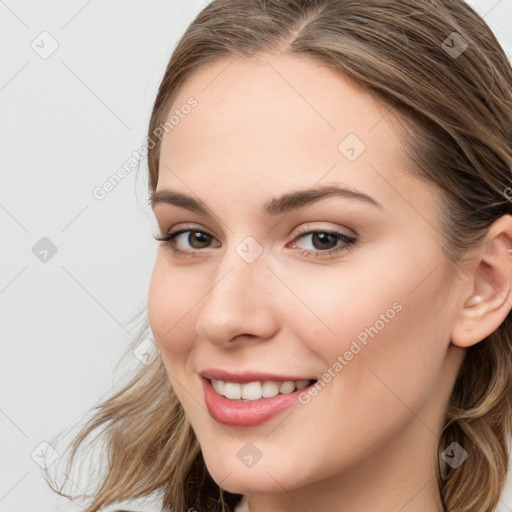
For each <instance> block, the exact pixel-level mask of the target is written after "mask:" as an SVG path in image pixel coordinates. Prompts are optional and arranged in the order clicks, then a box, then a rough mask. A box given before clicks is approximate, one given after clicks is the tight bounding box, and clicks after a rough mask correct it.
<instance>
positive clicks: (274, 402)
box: [202, 378, 313, 427]
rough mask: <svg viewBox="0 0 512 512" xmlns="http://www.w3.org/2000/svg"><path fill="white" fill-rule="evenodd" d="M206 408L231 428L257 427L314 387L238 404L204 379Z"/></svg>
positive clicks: (212, 415) (214, 417) (215, 418)
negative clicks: (220, 393)
mask: <svg viewBox="0 0 512 512" xmlns="http://www.w3.org/2000/svg"><path fill="white" fill-rule="evenodd" d="M202 380H203V390H204V398H205V402H206V408H207V409H208V412H209V413H210V415H211V417H212V418H213V419H214V420H215V421H218V422H219V423H222V424H223V425H226V426H229V427H255V426H257V425H261V424H262V423H265V422H266V421H268V420H270V419H272V418H273V417H274V416H276V415H277V414H279V413H280V412H282V411H284V410H285V409H288V407H291V406H292V405H295V404H296V403H297V402H298V399H299V394H300V393H302V392H303V391H307V389H308V388H309V387H310V386H312V385H313V384H310V386H307V387H305V388H303V389H300V390H299V389H298V390H296V391H294V392H293V393H287V394H284V395H276V396H274V397H272V398H260V399H259V400H252V401H250V402H238V401H236V400H230V399H229V398H226V397H225V396H223V395H219V393H217V391H215V389H214V388H213V386H212V384H211V382H210V381H209V380H208V379H205V378H203V379H202Z"/></svg>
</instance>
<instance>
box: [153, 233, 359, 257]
mask: <svg viewBox="0 0 512 512" xmlns="http://www.w3.org/2000/svg"><path fill="white" fill-rule="evenodd" d="M191 232H194V233H201V234H203V235H206V236H212V237H213V235H210V234H209V233H207V232H206V231H202V230H200V229H195V228H190V227H189V228H183V229H179V230H176V231H171V232H169V233H165V234H158V235H153V238H154V239H155V240H157V241H160V242H164V244H165V245H167V246H169V247H170V248H171V249H172V251H173V254H174V255H175V256H178V257H193V256H194V255H196V254H198V253H200V252H203V251H204V249H187V250H184V249H178V248H177V247H176V245H175V241H174V239H175V238H176V237H177V236H178V235H181V234H183V233H191ZM318 233H326V234H328V235H331V236H334V238H335V239H336V240H337V241H342V242H343V245H341V246H336V247H334V248H332V249H328V250H326V251H322V250H311V249H302V250H301V255H302V256H306V257H309V258H311V257H313V258H318V257H319V256H320V257H323V256H328V257H330V256H333V255H335V254H338V253H341V252H345V251H348V250H349V249H350V247H351V246H352V245H357V239H356V238H355V237H352V236H348V235H345V234H344V233H340V232H339V231H331V230H327V229H317V230H308V229H307V228H299V230H298V233H297V236H296V237H295V239H296V238H304V237H305V236H306V235H311V234H318ZM295 239H294V240H295Z"/></svg>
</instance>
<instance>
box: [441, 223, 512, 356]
mask: <svg viewBox="0 0 512 512" xmlns="http://www.w3.org/2000/svg"><path fill="white" fill-rule="evenodd" d="M511 246H512V216H511V215H504V216H503V217H500V218H499V219H498V220H497V221H495V222H494V224H493V225H492V226H491V228H490V229H489V231H488V233H487V236H486V237H485V240H484V241H483V243H482V245H481V249H480V250H479V251H478V255H477V256H476V264H475V266H474V271H473V272H472V273H471V274H470V275H468V279H471V284H472V287H471V286H469V285H468V288H469V289H471V290H472V291H471V293H470V294H469V296H468V297H466V298H465V300H464V302H463V305H462V306H461V310H460V311H459V314H458V315H457V318H456V320H455V322H454V325H453V327H452V332H451V342H452V343H453V344H454V345H456V346H458V347H463V348H467V347H470V346H472V345H475V344H476V343H478V342H479V341H482V340H483V339H485V338H486V337H487V336H489V335H490V334H492V333H493V332H494V331H495V330H496V329H498V327H499V326H500V325H501V324H502V323H503V321H504V320H505V318H506V317H507V315H508V314H509V312H510V310H511V308H512V247H511Z"/></svg>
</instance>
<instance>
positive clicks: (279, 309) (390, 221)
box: [148, 54, 512, 512]
mask: <svg viewBox="0 0 512 512" xmlns="http://www.w3.org/2000/svg"><path fill="white" fill-rule="evenodd" d="M190 96H194V97H195V98H196V99H197V101H198V105H197V107H196V108H194V109H193V110H192V111H191V112H190V113H189V114H188V115H187V116H185V117H184V118H183V119H182V120H181V121H180V123H179V124H177V125H176V126H175V127H174V128H173V129H172V130H171V131H169V133H167V134H166V135H165V136H164V138H163V144H162V150H161V160H160V169H159V172H160V174H159V180H158V185H157V190H158V191H160V190H164V189H173V190H174V191H177V192H180V193H183V194H186V195H189V196H191V197H193V198H194V199H196V200H201V201H203V202H204V203H205V204H206V205H207V207H208V208H209V210H210V211H211V215H210V216H206V215H203V214H199V213H195V212H192V211H189V210H187V209H185V208H182V207H179V206H175V205H170V204H161V203H159V204H155V206H154V214H155V218H156V220H157V222H158V229H159V231H160V233H167V232H169V231H170V230H173V231H175V230H177V229H182V228H183V229H185V228H189V229H191V230H192V232H188V233H186V234H183V235H181V236H179V237H178V238H177V239H175V243H176V247H177V248H179V249H181V250H185V251H191V250H194V249H195V250H197V251H198V252H197V253H195V254H193V255H191V256H190V255H185V256H184V255H183V254H175V253H173V250H172V248H171V246H170V245H166V244H165V243H164V242H160V246H159V248H158V251H157V255H156V261H155V266H154V270H153V275H152V279H151V284H150V290H149V298H148V314H149V320H150V326H151V329H152V332H153V335H154V338H155V341H156V343H157V345H158V347H159V348H160V351H161V356H162V360H163V362H164V364H165V367H166V369H167V372H168V375H169V378H170V380H171V383H172V385H173V387H174V389H175V391H176V394H177V396H178V398H179V400H180V402H181V403H182V405H183V407H184V409H185V411H186V414H187V415H188V417H189V418H190V422H191V424H192V427H193V429H194V432H195V434H196V436H197V438H198V441H199V443H200V445H201V449H202V452H203V455H204V458H205V462H206V464H207V467H208V470H209V472H210V473H211V475H212V477H213V478H214V480H215V481H216V482H217V483H218V484H219V485H220V486H221V487H222V488H223V489H225V490H228V491H230V492H236V493H241V494H244V495H245V499H244V502H243V504H242V505H241V506H240V508H239V509H240V510H241V511H242V512H248V511H250V512H266V511H269V510H272V511H273V512H292V511H293V512H295V511H301V512H303V511H304V510H308V511H313V510H314V511H315V512H327V511H329V512H332V511H344V512H345V511H347V512H363V511H364V512H367V511H368V510H372V511H373V512H384V511H385V512H389V511H391V510H396V511H398V510H400V511H401V512H425V511H429V512H430V511H431V512H435V511H442V510H443V507H442V504H441V500H440V496H439V492H438V489H437V483H436V478H435V471H436V469H435V468H436V465H437V463H438V461H437V443H438V438H439V433H440V430H441V428H442V425H443V420H444V414H445V410H446V407H447V404H448V400H449V397H450V394H451V391H452V388H453V384H454V382H455V378H456V375H457V372H458V370H459V368H460V365H461V363H462V361H463V357H464V355H465V349H466V348H467V347H469V346H471V345H474V344H475V343H478V342H480V341H481V340H483V339H484V338H485V337H486V336H487V335H489V334H490V333H492V332H493V331H495V330H496V329H497V328H498V327H499V325H500V324H501V323H502V322H503V320H504V319H505V317H506V315H507V314H508V313H509V311H510V308H511V303H512V297H511V280H512V254H511V253H510V252H508V249H510V248H511V247H512V217H511V216H504V217H502V218H500V219H499V220H498V221H496V222H495V223H494V225H493V226H492V227H491V229H490V231H489V233H488V236H487V237H486V238H485V240H484V242H483V243H482V245H481V246H480V247H479V248H478V249H475V250H474V251H472V252H471V253H470V254H468V256H467V259H466V260H465V262H464V264H463V265H460V268H459V269H458V273H455V272H454V263H453V261H451V260H450V259H449V258H448V255H447V253H446V251H444V250H443V246H444V239H443V238H442V235H441V231H440V228H439V219H438V213H439V211H440V210H439V208H440V202H439V192H438V191H437V189H436V188H435V187H434V186H433V185H431V184H429V183H426V182H425V181H423V180H420V179H419V178H418V177H416V176H413V175H412V174H411V173H410V172H409V171H408V168H410V166H411V163H410V162H408V161H407V159H406V158H405V156H403V153H402V152H401V149H402V144H401V142H400V138H399V130H400V129H401V126H402V125H401V124H400V122H399V117H398V116H395V115H394V113H393V112H392V111H389V109H388V107H386V106H384V105H382V104H380V103H377V102H376V101H375V100H374V99H373V98H372V97H371V96H369V95H368V93H367V92H366V91H365V89H362V88H360V87H359V86H357V85H354V84H353V83H352V82H350V81H348V80H347V79H346V78H345V77H343V76H340V75H339V74H337V73H335V72H334V71H333V70H330V69H328V68H327V67H326V66H324V65H323V64H321V63H318V62H317V61H315V60H312V59H311V58H309V57H307V56H297V55H294V56H292V55H289V54H281V55H273V56H269V55H259V56H257V57H256V58H252V59H250V60H242V59H231V58H230V59H223V60H220V61H217V62H214V63H211V64H208V65H207V66H203V67H202V68H200V69H199V70H198V71H197V72H196V73H195V74H194V75H193V76H192V77H191V79H190V80H189V81H188V82H187V83H186V84H185V86H184V88H183V89H182V90H181V91H180V93H179V95H178V96H177V97H176V99H175V101H174V103H173V106H172V108H171V110H174V109H176V108H179V107H180V106H181V105H183V104H185V103H186V101H187V99H188V98H189V97H190ZM349 134H355V136H356V137H357V138H358V139H359V140H360V141H362V143H363V144H364V145H365V149H364V151H363V152H362V153H361V154H360V155H359V156H358V157H357V158H356V159H355V160H354V161H350V160H349V159H348V158H347V157H346V154H347V153H344V152H343V151H344V149H343V148H345V146H343V144H342V149H341V151H340V149H339V145H340V143H342V141H343V140H344V139H345V138H346V137H347V136H348V135H349ZM349 140H351V141H352V142H353V141H354V140H356V139H353V138H352V139H349ZM358 144H359V143H358ZM352 145H353V144H352ZM358 147H359V151H360V149H361V147H362V146H358ZM348 155H349V156H350V157H352V154H351V152H349V153H348ZM333 184H335V185H339V186H341V187H344V188H349V189H351V190H357V191H359V192H361V193H364V194H367V195H368V196H370V197H371V198H373V199H374V200H375V201H376V202H378V203H379V204H380V205H381V206H380V207H379V206H376V205H374V204H371V203H370V202H368V201H362V200H360V199H357V198H348V197H340V196H331V197H327V198H323V199H322V200H321V201H318V202H315V203H310V204H308V205H307V206H305V207H302V208H299V209H296V210H293V211H289V212H287V213H285V214H281V215H265V214H264V213H262V211H261V209H262V206H263V204H264V203H266V202H267V201H269V200H270V199H273V198H276V197H279V196H281V195H283V194H287V193H291V192H293V191H296V190H298V189H311V188H317V187H321V186H326V185H333ZM299 229H304V230H305V232H307V231H309V232H310V231H313V230H317V231H320V232H325V231H327V232H333V231H334V232H339V233H341V234H344V235H346V236H352V237H355V238H356V243H355V244H353V245H349V246H345V244H344V242H343V240H341V241H340V240H338V239H337V238H332V239H329V238H327V239H326V235H325V234H324V235H320V238H318V235H316V236H315V235H314V234H311V233H309V234H304V233H301V232H299ZM195 231H201V232H203V233H206V234H207V235H210V237H208V236H206V237H204V235H203V238H201V237H200V235H199V238H197V237H196V236H194V232H195ZM247 237H252V239H254V241H255V242H253V241H252V239H250V240H251V244H252V245H251V244H250V245H248V246H246V249H247V248H249V251H250V252H251V254H253V255H254V254H257V253H258V254H259V252H258V251H259V249H258V247H259V248H260V249H261V251H262V252H261V254H259V256H258V257H257V258H256V259H255V260H254V261H252V262H250V263H249V262H247V261H246V260H245V259H244V258H242V256H241V255H240V254H241V253H240V251H239V250H238V251H237V246H238V245H239V244H240V243H241V242H242V241H247V240H245V239H246V238H247ZM326 240H327V242H326ZM242 247H243V245H242ZM340 247H341V248H342V250H341V251H339V252H338V253H333V254H331V255H328V254H325V252H326V251H327V250H328V249H330V248H340ZM304 250H309V251H311V252H310V253H304V252H303V251H304ZM475 297H477V298H476V299H475ZM394 303H399V304H400V305H401V306H402V308H401V311H400V312H398V313H397V314H396V315H394V317H393V318H392V319H391V320H389V321H388V322H386V323H385V325H384V327H382V328H381V329H379V330H378V334H377V335H375V336H374V337H373V338H370V337H369V338H368V343H367V344H366V345H365V346H364V347H363V348H362V349H361V350H360V351H359V352H358V353H357V354H356V355H354V356H353V358H352V359H351V360H350V361H348V364H346V365H344V366H343V369H342V370H341V371H338V372H336V374H335V377H334V378H331V380H330V382H328V383H327V384H326V386H325V388H324V389H322V390H321V391H320V392H319V393H318V394H317V396H315V397H313V398H312V399H311V400H310V401H309V403H308V404H306V405H302V404H297V405H296V406H294V407H292V408H291V409H288V410H286V411H285V412H283V413H281V414H279V415H278V416H277V417H275V418H273V419H272V420H270V421H269V422H267V423H265V424H263V425H260V426H257V427H250V428H234V427H227V426H223V425H220V424H219V423H217V422H216V421H215V420H213V418H212V417H211V416H210V415H209V413H208V411H207V409H206V406H205V400H204V396H203V392H202V385H201V377H200V376H199V372H200V371H201V370H203V369H205V368H207V367H217V368H223V369H226V370H231V371H233V372H243V371H261V372H272V373H276V374H280V375H304V376H309V375H315V376H317V378H318V379H319V380H320V379H322V375H323V374H324V373H325V372H326V371H327V369H328V368H330V367H331V368H332V366H333V363H335V361H336V360H337V358H338V356H339V355H343V354H344V353H345V352H346V351H347V350H348V349H349V348H350V346H351V343H352V342H353V341H354V340H355V339H357V336H358V334H360V333H361V332H362V331H364V330H365V328H368V327H370V326H374V325H376V321H377V320H379V318H381V317H380V315H381V314H385V312H386V311H387V310H388V309H390V308H392V305H393V304H394ZM379 325H380V324H379ZM247 442H251V443H253V444H254V445H255V446H256V447H257V449H258V450H259V452H261V459H260V460H259V461H258V462H257V463H256V464H254V465H253V466H252V467H246V466H245V465H244V464H243V463H242V461H241V460H240V459H239V457H238V456H237V453H238V452H239V450H240V449H241V448H242V447H244V446H245V445H246V443H247Z"/></svg>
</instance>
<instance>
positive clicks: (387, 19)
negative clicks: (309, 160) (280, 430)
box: [50, 0, 512, 512]
mask: <svg viewBox="0 0 512 512" xmlns="http://www.w3.org/2000/svg"><path fill="white" fill-rule="evenodd" d="M258 52H268V53H271V52H277V53H289V54H304V55H308V56H310V57H313V58H315V59H318V61H320V62H321V63H323V64H326V65H328V66H330V67H331V68H332V69H334V70H337V71H338V72H339V73H341V74H343V75H345V76H347V77H349V78H351V79H352V80H354V81H355V82H357V83H359V84H361V85H363V86H364V87H365V88H366V90H367V91H368V92H369V93H370V94H371V95H373V96H374V97H375V98H377V99H378V100H379V101H382V102H384V104H386V105H388V106H389V107H390V108H392V109H394V110H395V111H397V112H399V113H400V114H401V118H402V119H403V120H405V121H406V122H407V123H409V125H410V133H408V134H407V137H405V136H404V138H403V147H404V150H405V151H406V153H407V155H408V156H409V158H410V163H411V165H410V168H411V172H413V173H415V174H417V175H418V176H422V177H423V178H424V179H426V180H428V181H429V182H431V183H434V184H436V185H437V186H438V188H439V193H440V197H441V198H442V204H443V208H442V211H441V212H439V215H440V219H441V228H442V232H443V235H444V238H445V241H446V245H445V249H446V254H447V257H449V258H450V259H451V260H452V261H453V262H455V263H456V262H458V261H460V260H461V259H462V258H463V256H464V253H465V252H466V251H467V250H468V249H470V248H473V247H475V246H477V245H478V243H479V242H480V241H481V240H482V239H483V237H484V236H485V234H486V233H487V230H488V228H489V227H490V225H491V224H492V223H493V222H494V221H495V220H496V219H498V218H499V217H500V216H502V215H505V214H512V201H511V200H512V194H510V195H509V194H507V193H506V192H505V191H506V190H507V189H508V190H511V189H510V187H512V172H511V171H512V70H511V67H510V63H509V62H508V60H507V58H506V56H505V53H504V51H503V49H502V48H501V46H500V44H499V43H498V41H497V39H496V37H495V36H494V35H493V33H492V32H491V30H490V29H489V27H488V26H487V24H486V23H485V22H484V20H483V19H482V18H481V17H480V16H479V15H478V14H477V13H476V12H475V11H474V10H473V9H472V8H471V7H469V6H468V5H467V4H466V3H464V2H463V1H462V0H422V1H418V0H260V1H259V2H258V1H249V0H213V1H212V2H211V3H210V4H209V5H207V6H206V7H205V8H204V9H203V10H202V11H201V12H200V13H199V14H198V16H197V17H196V18H195V20H194V21H193V22H192V23H191V25H190V26H189V27H188V29H187V30H186V32H185V34H184V35H183V36H182V37H181V39H180V40H179V42H178V44H177V46H176V48H175V50H174V52H173V54H172V57H171V59H170V62H169V64H168V66H167V69H166V71H165V74H164V77H163V79H162V82H161V84H160V87H159V90H158V93H157V96H156V100H155V103H154V108H153V112H152V115H151V120H150V124H149V130H148V148H149V150H148V166H149V190H150V191H153V190H154V189H155V187H156V183H157V180H158V172H159V152H160V142H161V136H162V131H161V129H160V130H159V127H161V126H162V125H165V122H166V119H167V116H168V115H169V111H170V109H171V106H172V103H173V100H174V99H175V98H176V95H177V93H178V91H179V90H181V88H182V86H183V85H184V84H185V82H186V80H187V79H188V78H189V77H190V76H191V75H192V74H193V73H194V71H195V70H197V69H199V68H200V67H201V66H203V65H204V64H206V63H210V62H213V61H216V60H219V59H221V58H226V57H227V58H229V57H233V58H234V57H237V58H239V57H241V58H251V57H253V56H254V55H255V54H257V53H258ZM147 327H148V326H147V323H146V325H145V326H144V327H143V328H142V329H141V332H140V333H139V336H138V337H137V338H136V339H135V340H134V342H133V344H132V347H133V346H135V345H136V343H137V342H138V340H140V339H141V338H142V337H143V336H145V335H147ZM97 429H99V432H100V435H99V436H98V439H100V440H102V441H103V442H104V445H105V454H106V458H108V468H107V469H106V472H105V474H104V475H102V477H101V482H100V485H98V488H97V489H96V490H95V491H94V492H93V493H92V494H90V495H89V497H90V498H92V503H91V504H90V505H89V506H88V508H87V509H86V512H95V511H97V510H99V509H100V508H102V507H103V506H106V505H108V504H111V503H115V502H119V501H121V500H126V499H132V498H137V497H141V496H148V495H151V494H152V493H160V494H161V499H162V504H163V506H165V507H172V509H173V510H175V511H177V512H185V511H186V510H187V509H189V508H194V509H196V510H199V511H201V512H214V511H215V512H221V511H222V512H226V511H232V510H233V508H234V506H235V504H236V503H237V502H238V501H239V500H240V499H241V495H237V494H231V493H228V492H226V491H223V490H222V489H220V488H219V486H218V485H217V484H216V483H215V482H214V481H213V479H212V478H211V476H210V475H209V474H208V471H207V469H206V467H205V464H204V460H203V458H202V454H201V450H200V447H199V445H198V442H197V439H196V437H195V435H194V433H193V431H192V428H191V426H190V423H189V421H188V419H187V416H186V414H185V412H184V410H183V408H182V407H181V404H180V403H179V401H178V399H177V397H176V395H175V393H174V391H173V389H172V387H171V385H170V381H169V378H168V375H167V373H166V370H165V368H164V366H163V363H162V361H161V359H160V358H158V359H157V360H155V361H154V362H153V363H152V364H151V365H146V366H143V365H141V368H140V369H139V370H138V372H136V374H135V375H134V376H133V378H132V380H131V381H130V382H129V383H128V384H127V385H126V386H125V387H123V389H121V390H120V391H119V392H117V393H115V394H114V395H113V396H111V397H110V398H108V399H107V400H105V401H103V402H102V403H100V404H99V405H97V406H96V407H95V408H94V414H93V415H92V417H91V418H90V420H89V421H88V422H87V424H85V425H84V426H83V428H82V429H81V431H80V433H79V434H78V435H77V436H76V437H75V439H74V440H73V443H72V445H71V448H72V451H71V457H70V459H69V463H68V471H69V468H70V467H71V464H72V462H73V461H74V460H75V458H76V455H77V453H78V449H79V448H80V447H81V446H82V445H83V444H84V441H85V440H86V439H88V438H89V436H90V435H91V434H92V433H93V432H95V431H96V430H97ZM511 431H512V318H511V315H510V314H509V315H508V316H507V318H506V319H505V320H504V322H503V323H502V324H501V325H500V327H499V328H498V329H497V330H496V331H495V332H494V333H492V334H491V335H490V336H488V337H487V338H486V339H485V340H483V341H482V342H480V343H477V344H476V345H475V346H473V347H470V348H469V349H467V351H466V355H465V360H464V362H463V365H462V367H461V369H460V372H459V375H458V378H457V380H456V383H455V386H454V389H453V393H452V395H451V399H450V403H449V406H448V409H447V412H446V421H445V424H444V427H443V430H442V433H441V436H440V439H439V456H440V455H441V452H442V451H443V450H444V449H445V448H446V447H447V446H449V445H450V444H451V443H452V442H455V441H456V442H458V443H459V444H460V445H461V446H462V447H464V449H465V450H466V451H467V453H468V458H467V460H466V461H465V462H464V463H463V464H462V465H460V466H459V467H457V468H456V469H452V468H450V467H447V466H446V465H442V459H441V457H440V459H439V460H440V464H441V467H440V468H439V472H438V485H439V489H440V493H441V497H442V501H443V505H444V508H445V510H446V511H447V512H465V511H479V512H491V511H493V510H495V508H496V506H497V504H498V501H499V496H500V494H501V492H502V490H503V486H504V483H505V479H506V475H507V471H508V441H509V439H510V435H511ZM50 485H52V484H51V483H50ZM52 487H53V485H52ZM53 488H54V490H56V492H59V493H60V494H63V495H66V496H67V494H64V493H62V489H57V488H55V487H53Z"/></svg>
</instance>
